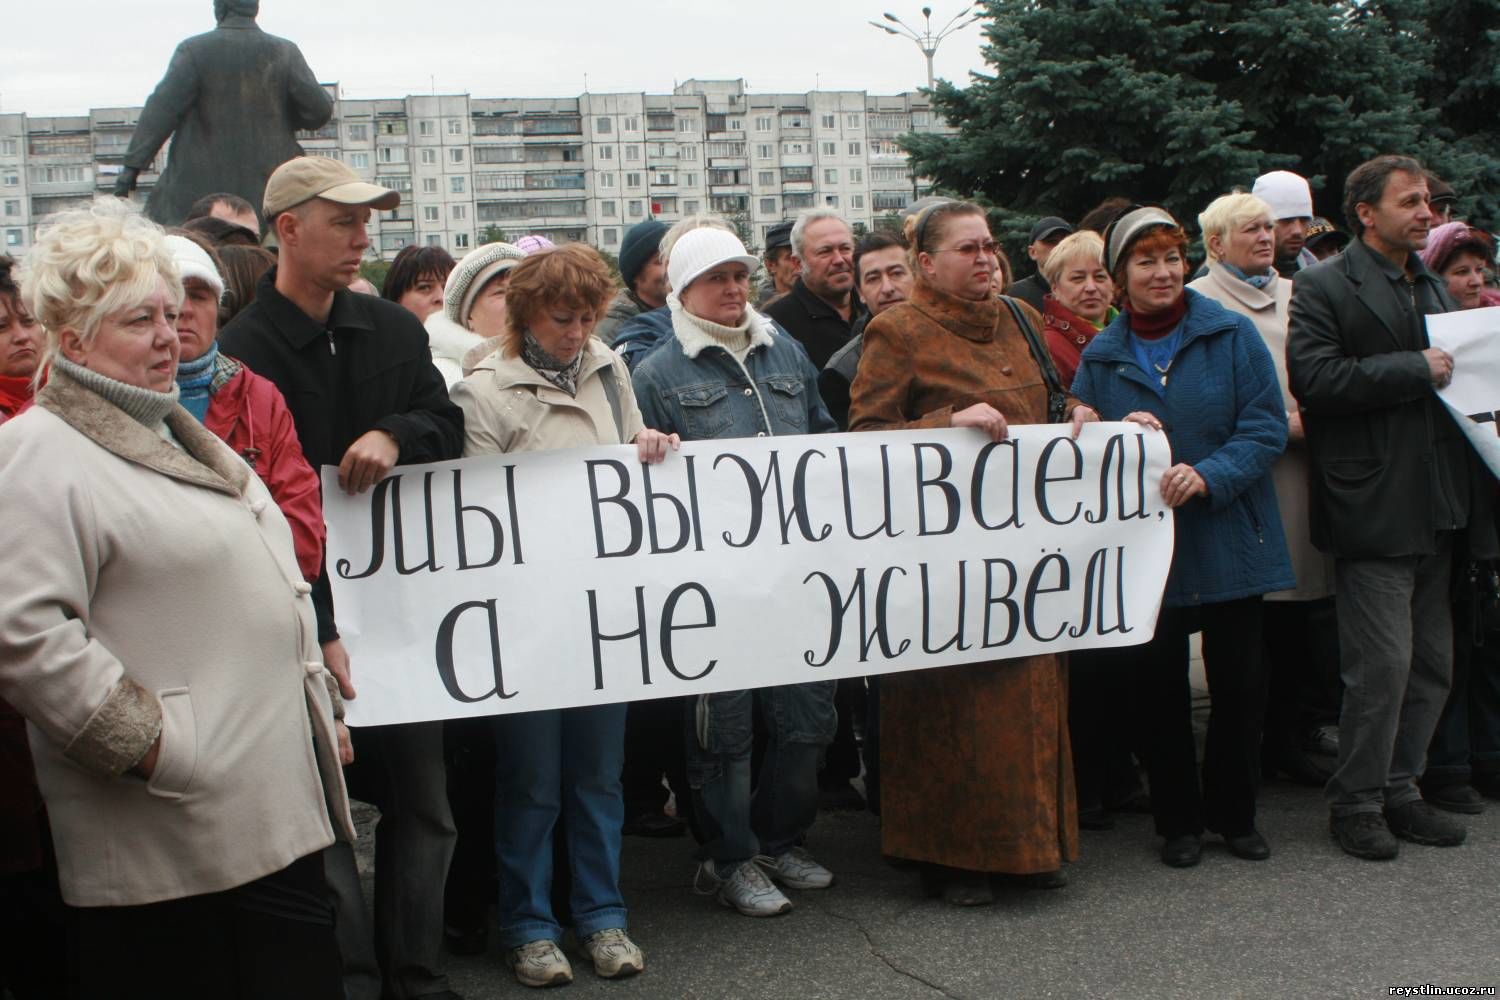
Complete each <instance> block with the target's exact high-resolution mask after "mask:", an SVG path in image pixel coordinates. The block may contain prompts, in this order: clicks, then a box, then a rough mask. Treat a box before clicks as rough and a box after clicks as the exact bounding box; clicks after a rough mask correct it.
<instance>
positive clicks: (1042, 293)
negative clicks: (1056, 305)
mask: <svg viewBox="0 0 1500 1000" xmlns="http://www.w3.org/2000/svg"><path fill="white" fill-rule="evenodd" d="M1051 293H1052V286H1051V285H1049V284H1047V279H1046V278H1044V277H1042V272H1041V271H1038V272H1036V273H1035V274H1033V275H1032V276H1031V277H1029V278H1022V279H1021V280H1020V281H1018V282H1016V283H1015V284H1014V285H1011V286H1010V287H1009V288H1007V289H1006V290H1005V294H1006V295H1009V296H1010V297H1011V298H1013V299H1020V300H1021V301H1022V302H1024V303H1026V304H1027V305H1029V306H1031V308H1033V309H1035V310H1036V311H1037V312H1039V313H1041V314H1042V315H1044V316H1045V315H1046V314H1047V307H1046V305H1045V304H1044V303H1043V302H1042V300H1043V299H1045V298H1046V297H1047V296H1048V295H1050V294H1051Z"/></svg>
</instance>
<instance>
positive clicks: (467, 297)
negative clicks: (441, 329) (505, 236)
mask: <svg viewBox="0 0 1500 1000" xmlns="http://www.w3.org/2000/svg"><path fill="white" fill-rule="evenodd" d="M525 259H526V251H524V250H522V249H520V248H519V247H515V246H512V245H511V244H509V243H486V244H485V245H484V246H482V247H475V248H474V250H472V251H471V252H470V253H469V254H468V255H467V256H466V257H464V259H463V260H461V261H459V262H458V266H457V267H455V268H454V269H453V270H452V272H451V273H449V275H448V282H447V284H446V285H444V286H443V313H444V315H446V316H447V317H448V318H449V319H451V320H452V321H453V322H455V323H457V324H458V325H459V326H461V327H463V328H464V329H465V330H467V329H468V328H469V310H470V309H473V308H474V300H475V299H477V298H479V292H480V291H481V290H482V289H483V288H484V286H485V283H486V282H488V281H489V280H490V279H491V278H493V277H494V276H495V275H497V274H499V273H500V272H501V271H508V270H509V269H511V268H513V267H515V266H516V265H517V264H519V263H520V262H521V261H523V260H525Z"/></svg>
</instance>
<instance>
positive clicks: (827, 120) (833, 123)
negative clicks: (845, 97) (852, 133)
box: [823, 115, 838, 128]
mask: <svg viewBox="0 0 1500 1000" xmlns="http://www.w3.org/2000/svg"><path fill="white" fill-rule="evenodd" d="M823 127H824V128H838V119H837V118H836V117H834V116H833V115H824V116H823Z"/></svg>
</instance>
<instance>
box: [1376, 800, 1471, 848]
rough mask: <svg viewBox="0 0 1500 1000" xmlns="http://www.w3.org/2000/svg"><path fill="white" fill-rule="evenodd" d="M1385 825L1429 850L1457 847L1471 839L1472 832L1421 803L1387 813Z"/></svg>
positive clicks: (1416, 801)
mask: <svg viewBox="0 0 1500 1000" xmlns="http://www.w3.org/2000/svg"><path fill="white" fill-rule="evenodd" d="M1385 824H1386V826H1388V827H1390V829H1391V832H1392V833H1394V834H1395V835H1396V836H1398V837H1400V838H1401V839H1402V840H1409V841H1411V842H1412V843H1413V844H1424V845H1426V846H1428V847H1457V846H1458V845H1459V844H1462V843H1463V842H1464V838H1465V837H1467V836H1468V835H1469V831H1468V830H1465V829H1464V828H1463V827H1462V826H1460V825H1459V824H1458V823H1457V822H1455V821H1454V820H1451V819H1449V818H1448V817H1447V816H1444V815H1443V814H1442V813H1440V812H1438V811H1437V810H1436V809H1434V808H1432V806H1430V805H1428V804H1427V803H1426V802H1423V801H1422V800H1421V799H1412V800H1411V801H1410V802H1408V803H1406V804H1405V805H1403V806H1397V807H1396V808H1394V809H1387V810H1386V811H1385Z"/></svg>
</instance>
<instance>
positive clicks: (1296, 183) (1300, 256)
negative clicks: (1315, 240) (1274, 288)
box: [1250, 170, 1318, 278]
mask: <svg viewBox="0 0 1500 1000" xmlns="http://www.w3.org/2000/svg"><path fill="white" fill-rule="evenodd" d="M1250 193H1251V194H1253V195H1255V197H1257V198H1259V199H1261V200H1262V201H1264V202H1265V203H1266V204H1268V205H1270V206H1271V219H1272V221H1273V222H1275V223H1276V273H1277V274H1279V275H1281V276H1282V277H1283V278H1291V277H1292V276H1293V275H1295V274H1296V273H1297V272H1298V271H1300V270H1301V269H1302V268H1304V267H1307V266H1308V265H1309V264H1316V263H1317V261H1318V258H1317V257H1315V256H1313V254H1312V251H1310V250H1308V249H1307V227H1308V226H1310V225H1311V224H1312V220H1313V203H1312V189H1311V188H1310V187H1308V185H1307V178H1305V177H1303V176H1302V175H1301V174H1294V173H1292V172H1291V171H1290V170H1273V171H1271V172H1270V173H1268V174H1261V175H1260V176H1259V177H1257V178H1255V187H1254V188H1252V189H1251V191H1250Z"/></svg>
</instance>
